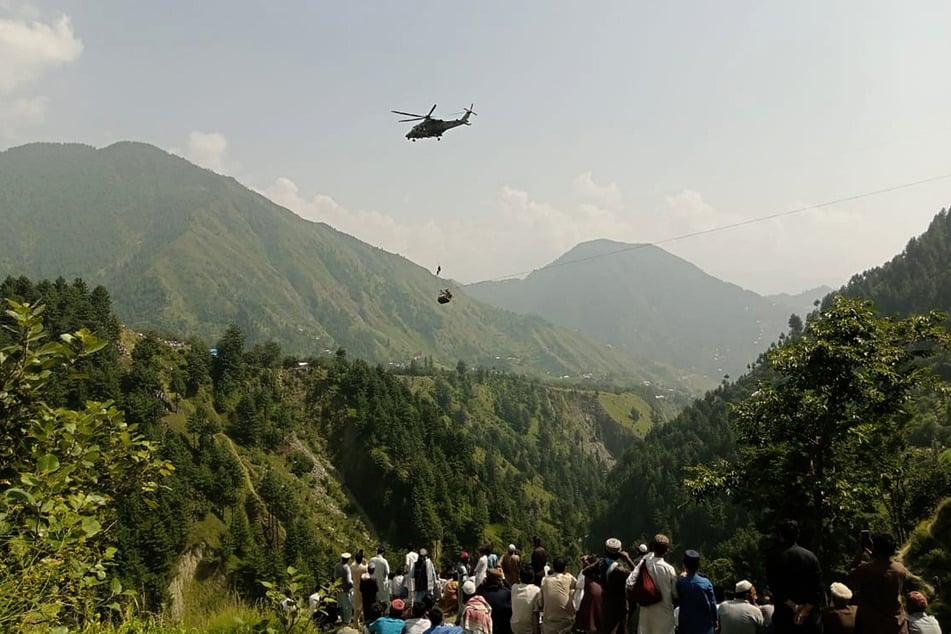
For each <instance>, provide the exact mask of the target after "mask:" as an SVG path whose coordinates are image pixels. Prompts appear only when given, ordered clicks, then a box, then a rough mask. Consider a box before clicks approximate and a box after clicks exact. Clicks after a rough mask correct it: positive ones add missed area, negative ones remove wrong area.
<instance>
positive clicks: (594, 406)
mask: <svg viewBox="0 0 951 634" xmlns="http://www.w3.org/2000/svg"><path fill="white" fill-rule="evenodd" d="M0 296H3V297H7V298H11V299H15V300H17V301H19V302H24V303H30V304H37V303H42V305H44V306H46V311H45V313H44V314H43V318H44V319H45V321H46V323H48V324H49V327H50V329H53V328H55V329H56V330H63V331H65V332H71V331H75V330H77V329H78V328H80V327H82V326H84V325H85V326H87V327H89V328H90V329H92V330H94V331H95V332H96V333H97V334H98V336H99V337H100V338H102V339H103V340H105V341H107V342H108V345H106V346H105V347H104V348H102V349H101V350H99V351H98V352H97V353H95V354H93V355H92V356H90V357H89V358H88V359H86V360H85V361H84V365H83V366H81V367H79V368H77V369H81V370H82V371H83V372H82V374H83V375H84V376H85V378H84V379H82V380H79V381H77V380H75V379H71V378H70V375H69V374H67V373H66V372H59V371H57V372H55V373H54V374H53V376H52V377H51V379H50V383H49V384H48V385H46V386H45V387H44V398H45V399H46V401H47V402H48V403H49V405H51V406H56V407H60V406H62V407H79V406H80V405H81V404H82V403H85V402H87V401H89V402H95V401H105V400H113V401H114V402H115V403H116V404H117V405H118V406H119V408H120V409H121V410H122V411H123V413H124V418H125V420H126V421H127V422H129V423H131V424H133V425H137V426H138V430H139V431H140V432H141V433H143V434H144V435H145V436H146V437H147V438H148V439H149V440H150V441H152V442H155V443H158V447H159V450H158V455H159V456H160V457H161V459H163V460H167V461H169V462H170V463H171V464H172V465H173V466H174V472H172V473H171V474H170V475H168V477H166V478H165V479H164V480H163V481H162V485H163V486H162V487H160V488H159V489H158V490H157V491H156V492H155V495H154V500H151V501H149V500H147V499H146V498H144V497H143V496H141V495H138V494H136V493H135V492H132V493H128V494H124V495H122V496H121V497H119V498H117V500H116V502H117V522H116V523H115V524H114V526H113V527H112V528H111V529H110V534H111V537H112V539H113V542H114V543H115V545H116V546H117V547H118V550H117V552H116V554H115V559H116V563H117V564H118V566H117V567H116V568H115V569H114V570H112V573H113V574H116V575H117V576H118V578H120V579H121V582H122V584H123V587H128V588H134V589H135V592H136V596H137V600H138V601H139V602H140V603H141V605H143V606H145V607H147V608H148V609H150V610H158V609H164V610H167V611H168V613H170V614H181V615H184V617H187V616H188V615H192V616H191V617H189V618H194V614H195V613H200V612H202V611H203V610H205V609H214V608H213V606H210V605H209V604H207V602H208V601H209V599H208V598H207V597H209V596H213V595H216V594H217V595H219V596H225V595H228V594H229V593H231V592H233V591H236V592H237V593H238V594H239V596H241V597H243V599H244V600H248V601H250V600H256V599H260V598H261V597H262V592H263V586H262V585H261V583H260V582H261V581H262V580H271V579H280V578H282V577H284V576H285V570H286V567H287V566H293V567H295V568H296V569H297V570H298V571H299V572H300V574H302V575H303V576H304V578H305V579H306V580H307V587H308V588H312V587H314V584H315V583H318V582H319V583H325V582H327V581H328V577H329V574H330V572H331V570H332V569H333V564H334V562H335V560H336V558H337V553H339V552H341V551H342V550H350V551H352V552H357V551H358V550H359V549H361V548H363V549H365V550H366V551H367V552H369V551H370V549H372V548H374V547H375V545H376V544H377V543H383V544H387V545H389V546H390V548H389V551H388V552H389V553H390V556H391V561H392V562H393V564H394V565H395V564H396V563H397V562H398V561H401V557H402V555H401V553H400V551H401V550H402V548H403V547H404V546H405V545H406V543H407V542H414V543H416V544H417V545H422V544H425V545H427V546H429V547H430V549H431V550H432V551H433V552H434V553H435V557H436V559H437V561H439V562H441V563H450V562H451V561H452V557H453V553H454V552H456V551H458V550H459V549H461V548H465V549H468V550H473V549H474V548H476V547H477V546H479V545H481V544H483V543H485V542H486V541H487V540H489V541H491V542H493V543H494V544H495V545H496V548H498V547H500V546H501V545H502V544H507V543H510V542H514V543H518V544H520V545H523V546H525V547H527V545H528V543H529V539H530V537H531V536H532V535H536V534H537V535H541V536H542V538H543V539H544V540H545V541H546V543H547V544H548V545H549V547H550V548H551V549H552V552H554V553H561V554H565V555H573V554H577V553H578V552H580V549H581V547H582V544H581V543H580V542H579V538H580V537H581V536H583V535H584V534H585V533H584V531H585V530H586V527H587V524H588V521H589V519H590V516H591V515H592V514H594V513H595V512H596V510H597V509H598V507H599V504H600V501H601V499H602V497H603V491H604V474H605V473H606V472H607V471H608V470H609V469H610V468H611V467H612V466H613V464H614V463H615V462H616V461H617V460H618V459H619V458H620V456H621V455H622V454H623V453H624V452H625V451H626V450H627V449H628V448H629V447H632V446H635V445H637V444H638V443H640V442H641V440H640V438H641V435H642V434H643V433H644V430H645V429H649V428H650V427H651V426H653V425H654V424H658V423H664V422H666V421H668V420H669V419H670V418H672V416H673V415H674V414H675V412H676V408H677V404H676V403H669V402H668V401H669V398H670V397H669V393H668V392H666V390H665V391H664V394H661V393H660V392H659V391H657V389H656V388H654V387H653V386H640V387H639V388H637V389H636V390H635V391H628V392H598V391H594V390H590V389H583V388H577V387H572V386H564V385H563V384H561V383H559V384H557V385H550V384H546V383H543V382H540V381H539V380H538V379H532V378H529V377H524V376H517V375H512V374H506V373H501V372H498V371H492V370H487V369H485V368H474V369H472V368H469V367H467V366H466V365H465V364H464V363H462V362H459V363H458V364H457V366H456V368H455V369H453V370H441V369H439V368H435V367H432V366H430V365H429V364H427V363H424V364H413V365H412V366H411V367H409V368H407V369H406V370H404V371H402V373H400V374H397V373H395V372H394V371H392V370H389V369H385V368H384V366H382V365H371V364H369V363H367V362H366V361H364V360H361V359H353V358H351V357H350V356H349V355H348V354H347V353H346V352H345V351H343V350H340V351H338V352H337V353H335V354H334V355H332V356H330V357H328V356H326V355H322V356H317V357H310V358H306V359H304V360H302V359H301V358H300V357H283V355H282V353H281V349H280V347H279V346H278V345H276V344H275V343H273V342H268V343H262V344H255V345H253V346H250V347H249V346H248V345H247V342H246V337H245V335H244V333H243V332H242V331H241V330H240V328H238V327H237V326H230V327H228V328H227V329H226V330H225V332H224V333H223V334H222V335H221V337H220V338H219V339H218V340H217V341H216V342H215V346H216V347H215V349H216V351H217V354H216V355H212V354H211V353H210V352H209V345H208V344H207V343H205V342H203V341H201V340H198V339H189V340H187V341H181V340H176V339H169V338H167V336H166V338H163V337H159V336H157V335H156V334H155V333H151V332H146V333H135V332H132V331H128V330H121V329H120V327H119V324H118V320H117V319H116V318H115V316H114V315H112V313H111V300H110V297H109V294H108V292H106V290H105V289H104V288H103V287H96V288H94V289H92V290H91V291H90V290H89V288H88V286H87V285H86V284H85V283H84V282H83V281H82V280H81V279H77V280H74V281H73V282H71V283H67V282H65V280H63V279H61V278H60V279H57V280H55V281H53V282H49V281H42V282H39V283H35V284H34V283H33V282H31V281H30V280H29V279H26V278H22V277H21V278H12V277H11V278H7V279H6V280H5V281H4V282H3V284H2V285H0ZM56 330H49V331H48V332H56ZM11 343H13V337H12V334H11V333H9V332H8V331H6V330H4V331H0V347H3V346H6V345H8V344H11ZM15 359H16V357H10V358H5V359H4V361H3V363H8V364H9V363H13V360H15ZM661 395H663V396H665V398H664V399H657V398H656V397H657V396H661ZM603 403H609V404H610V405H611V407H609V408H606V407H605V406H604V405H603ZM635 412H636V413H635ZM8 466H9V465H6V464H2V462H0V468H7V467H8ZM183 560H186V561H190V562H192V563H191V564H190V569H191V570H193V571H198V572H192V573H191V574H185V573H180V569H181V565H180V564H179V562H180V561H183ZM186 569H189V568H186ZM0 572H2V571H0ZM2 576H3V575H0V577H2ZM183 577H184V579H183ZM173 579H174V582H173ZM0 581H2V579H0ZM0 585H2V584H0ZM2 607H3V605H2V602H0V612H2Z"/></svg>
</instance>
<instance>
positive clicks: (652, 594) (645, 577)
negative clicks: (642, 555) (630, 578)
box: [628, 561, 661, 606]
mask: <svg viewBox="0 0 951 634" xmlns="http://www.w3.org/2000/svg"><path fill="white" fill-rule="evenodd" d="M628 598H629V599H630V600H631V601H635V602H637V604H638V605H641V606H647V605H654V604H655V603H659V602H660V599H661V596H660V590H659V589H658V588H657V586H656V585H654V579H653V577H651V574H650V572H648V570H647V565H646V564H645V563H644V562H643V561H642V562H641V571H640V573H639V574H638V575H637V580H636V581H635V582H634V587H633V588H631V591H630V593H629V594H628Z"/></svg>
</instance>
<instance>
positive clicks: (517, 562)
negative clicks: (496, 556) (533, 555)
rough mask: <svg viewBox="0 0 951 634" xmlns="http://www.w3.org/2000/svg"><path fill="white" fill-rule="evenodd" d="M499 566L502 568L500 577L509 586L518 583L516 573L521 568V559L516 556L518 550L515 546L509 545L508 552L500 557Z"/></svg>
mask: <svg viewBox="0 0 951 634" xmlns="http://www.w3.org/2000/svg"><path fill="white" fill-rule="evenodd" d="M499 566H501V567H502V575H503V576H504V577H505V582H506V583H507V584H509V586H514V585H515V584H516V583H518V572H519V570H520V569H521V568H522V558H521V557H519V556H518V549H517V548H515V544H509V549H508V552H506V553H505V554H504V555H502V559H501V562H500V563H499Z"/></svg>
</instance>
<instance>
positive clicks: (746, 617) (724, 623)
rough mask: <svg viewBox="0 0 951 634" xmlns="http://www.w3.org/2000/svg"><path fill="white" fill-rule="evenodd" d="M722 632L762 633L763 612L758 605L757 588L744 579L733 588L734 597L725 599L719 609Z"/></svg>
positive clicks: (734, 633) (738, 633)
mask: <svg viewBox="0 0 951 634" xmlns="http://www.w3.org/2000/svg"><path fill="white" fill-rule="evenodd" d="M718 618H719V620H720V634H762V633H763V632H764V631H765V629H766V628H765V626H764V625H763V613H762V612H760V609H759V608H758V607H756V588H755V587H753V584H752V583H750V582H749V581H747V580H746V579H743V580H742V581H739V582H737V584H736V587H735V588H734V589H733V598H732V599H730V600H729V601H724V602H723V604H722V605H720V609H719V611H718Z"/></svg>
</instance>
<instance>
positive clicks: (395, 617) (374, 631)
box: [367, 599, 406, 634]
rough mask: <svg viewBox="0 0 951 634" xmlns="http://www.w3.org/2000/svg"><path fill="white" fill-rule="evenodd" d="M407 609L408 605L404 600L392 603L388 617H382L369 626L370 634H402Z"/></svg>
mask: <svg viewBox="0 0 951 634" xmlns="http://www.w3.org/2000/svg"><path fill="white" fill-rule="evenodd" d="M405 609H406V603H405V602H404V601H403V599H394V600H393V601H392V602H391V603H390V613H389V614H388V615H387V616H381V617H379V618H377V619H375V620H374V621H373V623H370V625H368V626H367V630H368V631H369V634H402V632H403V626H404V625H405V622H404V621H403V610H405Z"/></svg>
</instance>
